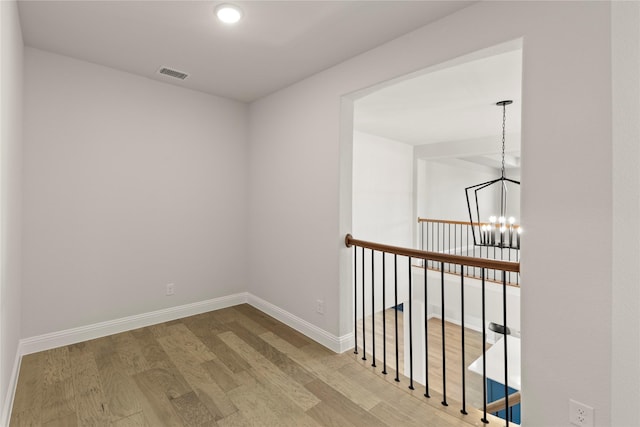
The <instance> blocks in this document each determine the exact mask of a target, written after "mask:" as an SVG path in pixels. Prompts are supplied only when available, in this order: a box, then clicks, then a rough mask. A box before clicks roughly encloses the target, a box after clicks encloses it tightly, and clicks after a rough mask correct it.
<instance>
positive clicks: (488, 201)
mask: <svg viewBox="0 0 640 427" xmlns="http://www.w3.org/2000/svg"><path fill="white" fill-rule="evenodd" d="M511 103H513V101H511V100H506V101H500V102H497V103H496V105H498V106H500V107H502V173H501V175H500V178H497V179H494V180H492V181H487V182H483V183H482V184H476V185H472V186H470V187H467V188H465V195H466V197H467V207H468V208H469V219H470V222H471V231H472V234H473V244H474V245H476V246H493V247H496V248H502V249H520V234H521V233H522V228H520V226H519V225H518V224H517V220H516V218H515V217H513V216H510V215H509V213H510V210H509V207H508V203H507V201H508V198H507V196H508V193H509V187H510V186H514V185H517V186H518V188H519V186H520V181H514V180H513V179H509V178H507V177H506V176H505V167H504V148H505V147H504V146H505V125H506V119H507V105H509V104H511ZM498 195H499V203H498V202H497V200H496V198H497V197H496V196H498ZM482 218H486V220H485V221H482Z"/></svg>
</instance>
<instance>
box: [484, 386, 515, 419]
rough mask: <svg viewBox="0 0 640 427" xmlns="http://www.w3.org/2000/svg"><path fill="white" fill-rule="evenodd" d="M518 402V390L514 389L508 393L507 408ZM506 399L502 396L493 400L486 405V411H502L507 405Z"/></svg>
mask: <svg viewBox="0 0 640 427" xmlns="http://www.w3.org/2000/svg"><path fill="white" fill-rule="evenodd" d="M518 403H520V392H519V391H516V392H515V393H511V394H510V395H509V408H511V407H512V406H515V405H517V404H518ZM506 404H507V399H506V398H504V397H503V398H502V399H498V400H495V401H493V402H491V403H489V404H488V405H487V412H488V413H491V414H493V413H494V412H498V411H502V410H503V409H504V408H505V407H506V406H507V405H506Z"/></svg>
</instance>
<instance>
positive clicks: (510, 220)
mask: <svg viewBox="0 0 640 427" xmlns="http://www.w3.org/2000/svg"><path fill="white" fill-rule="evenodd" d="M515 222H516V219H515V218H514V217H512V216H510V217H509V224H511V225H513V224H515Z"/></svg>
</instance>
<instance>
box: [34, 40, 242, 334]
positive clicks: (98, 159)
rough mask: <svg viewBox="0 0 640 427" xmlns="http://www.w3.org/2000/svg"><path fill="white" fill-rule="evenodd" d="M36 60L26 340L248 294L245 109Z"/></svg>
mask: <svg viewBox="0 0 640 427" xmlns="http://www.w3.org/2000/svg"><path fill="white" fill-rule="evenodd" d="M25 68H26V70H25V79H26V81H25V118H24V119H25V134H24V144H25V150H24V253H23V256H24V270H23V317H22V322H23V334H22V335H23V337H31V336H36V335H39V334H44V333H47V332H52V331H60V330H64V329H68V328H73V327H77V326H84V325H88V324H92V323H96V322H101V321H107V320H112V319H117V318H120V317H125V316H129V315H134V314H140V313H145V312H149V311H153V310H159V309H162V308H167V307H171V306H177V305H182V304H187V303H191V302H196V301H203V300H206V299H210V298H215V297H220V296H226V295H230V294H234V293H237V292H242V291H245V290H246V284H247V279H248V276H247V273H246V271H247V263H246V262H247V259H246V253H247V238H248V237H247V230H246V223H247V194H248V193H247V176H248V170H247V145H246V141H247V135H246V132H247V127H248V126H247V107H246V105H245V104H241V103H238V102H235V101H229V100H226V99H222V98H217V97H213V96H209V95H205V94H202V93H199V92H194V91H190V90H185V89H182V88H178V87H176V86H173V85H167V84H163V83H159V82H156V81H152V80H149V79H145V78H142V77H138V76H134V75H131V74H128V73H123V72H120V71H116V70H113V69H109V68H105V67H101V66H97V65H94V64H90V63H87V62H83V61H77V60H74V59H71V58H68V57H63V56H59V55H55V54H51V53H46V52H44V51H40V50H36V49H32V48H27V49H26V51H25ZM167 283H174V284H175V295H174V296H172V297H167V296H165V285H166V284H167Z"/></svg>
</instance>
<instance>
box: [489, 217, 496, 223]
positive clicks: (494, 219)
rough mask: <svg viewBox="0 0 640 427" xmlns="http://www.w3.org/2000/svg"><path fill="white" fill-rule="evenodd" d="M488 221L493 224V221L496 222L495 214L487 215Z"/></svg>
mask: <svg viewBox="0 0 640 427" xmlns="http://www.w3.org/2000/svg"><path fill="white" fill-rule="evenodd" d="M489 222H490V223H491V224H495V223H496V217H495V216H490V217H489Z"/></svg>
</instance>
